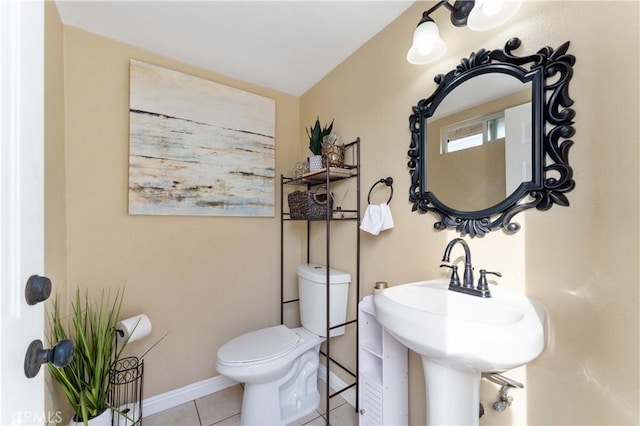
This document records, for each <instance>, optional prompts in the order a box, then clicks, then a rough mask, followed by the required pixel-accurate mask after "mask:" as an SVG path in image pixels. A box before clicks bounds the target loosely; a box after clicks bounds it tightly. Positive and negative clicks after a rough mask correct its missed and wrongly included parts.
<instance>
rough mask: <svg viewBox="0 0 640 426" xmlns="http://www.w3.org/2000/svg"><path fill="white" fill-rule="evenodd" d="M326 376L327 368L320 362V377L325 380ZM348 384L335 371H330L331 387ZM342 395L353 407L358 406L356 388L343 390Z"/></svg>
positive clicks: (340, 387)
mask: <svg viewBox="0 0 640 426" xmlns="http://www.w3.org/2000/svg"><path fill="white" fill-rule="evenodd" d="M326 377H327V368H326V367H325V366H324V365H322V364H320V367H318V378H319V379H320V380H322V381H323V382H324V381H325V378H326ZM348 385H349V384H348V383H345V381H344V380H342V379H341V378H340V377H338V376H337V375H336V374H335V373H334V372H333V371H332V372H330V373H329V387H330V388H332V389H342V388H344V387H346V386H348ZM340 396H341V397H343V398H344V399H345V401H347V402H348V403H349V404H350V405H351V406H352V407H353V408H355V407H356V391H355V390H354V388H351V389H347V390H346V391H344V392H342V393H341V394H340Z"/></svg>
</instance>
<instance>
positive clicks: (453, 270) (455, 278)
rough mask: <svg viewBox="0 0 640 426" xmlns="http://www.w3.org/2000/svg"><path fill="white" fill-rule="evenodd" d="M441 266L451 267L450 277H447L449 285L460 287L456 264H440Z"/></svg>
mask: <svg viewBox="0 0 640 426" xmlns="http://www.w3.org/2000/svg"><path fill="white" fill-rule="evenodd" d="M440 267H441V268H451V279H449V287H451V286H457V287H460V277H459V276H458V267H457V266H456V265H447V264H444V263H443V264H442V265H440Z"/></svg>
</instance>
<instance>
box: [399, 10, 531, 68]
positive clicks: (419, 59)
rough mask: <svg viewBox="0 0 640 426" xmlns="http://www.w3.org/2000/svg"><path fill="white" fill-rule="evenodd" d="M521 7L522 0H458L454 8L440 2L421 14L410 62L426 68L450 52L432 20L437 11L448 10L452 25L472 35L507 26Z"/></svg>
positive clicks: (411, 49) (414, 36)
mask: <svg viewBox="0 0 640 426" xmlns="http://www.w3.org/2000/svg"><path fill="white" fill-rule="evenodd" d="M521 4H522V0H456V1H455V2H454V3H453V5H452V4H450V3H449V1H448V0H442V1H439V2H438V3H436V5H435V6H433V7H432V8H431V9H429V10H427V11H426V12H424V13H423V14H422V19H421V20H420V22H419V23H418V27H417V28H416V31H415V33H414V34H413V44H412V45H411V48H410V49H409V52H408V53H407V61H409V62H410V63H412V64H415V65H422V64H426V63H429V62H433V61H435V60H436V59H438V58H440V57H441V56H442V55H444V52H445V51H446V50H447V46H446V45H445V44H444V41H442V39H441V38H440V32H439V31H438V27H437V26H436V23H435V22H434V21H433V19H432V18H431V16H430V15H431V14H432V13H433V12H435V11H436V10H437V9H440V8H441V7H443V6H444V7H445V8H446V9H448V10H449V12H451V23H452V24H453V25H455V26H456V27H463V26H465V25H466V26H468V27H469V29H470V30H473V31H486V30H490V29H492V28H496V27H498V26H500V25H502V24H503V23H505V22H507V21H508V20H509V19H510V18H511V17H512V16H513V15H515V14H516V13H517V12H518V10H519V9H520V6H521Z"/></svg>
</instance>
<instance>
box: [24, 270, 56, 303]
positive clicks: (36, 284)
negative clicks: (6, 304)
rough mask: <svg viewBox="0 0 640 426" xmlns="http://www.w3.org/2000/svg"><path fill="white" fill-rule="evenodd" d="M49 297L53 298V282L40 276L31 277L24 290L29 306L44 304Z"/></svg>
mask: <svg viewBox="0 0 640 426" xmlns="http://www.w3.org/2000/svg"><path fill="white" fill-rule="evenodd" d="M49 296H51V280H50V279H49V278H47V277H41V276H40V275H32V276H30V277H29V279H28V280H27V285H26V287H25V289H24V298H25V299H26V300H27V305H35V304H36V303H40V302H44V301H45V300H47V299H48V298H49Z"/></svg>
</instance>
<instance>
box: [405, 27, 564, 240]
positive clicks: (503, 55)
mask: <svg viewBox="0 0 640 426" xmlns="http://www.w3.org/2000/svg"><path fill="white" fill-rule="evenodd" d="M520 44H521V42H520V40H519V39H518V38H512V39H510V40H509V41H508V42H507V43H506V45H505V47H504V49H496V50H485V49H480V50H478V51H477V52H474V53H472V54H471V55H470V56H469V57H468V58H464V59H462V60H461V63H460V64H459V65H458V66H457V67H456V68H455V69H453V70H451V71H449V72H448V73H447V74H444V75H443V74H439V75H437V76H436V77H435V79H434V80H435V82H436V84H437V85H438V86H437V88H436V90H435V91H434V93H433V94H432V95H431V96H429V97H428V98H426V99H422V100H420V101H419V102H418V103H417V105H416V106H414V107H413V108H412V111H413V113H412V114H411V116H410V117H409V127H410V130H411V144H410V147H409V152H408V156H409V158H410V160H409V162H408V167H409V169H410V170H409V173H410V175H411V187H410V188H409V200H410V201H411V202H412V203H413V208H412V210H413V211H418V212H420V213H426V212H432V213H435V214H436V215H437V216H438V217H439V221H438V222H436V223H435V224H434V228H436V229H439V230H442V229H455V230H456V231H458V232H460V233H461V234H463V235H464V234H467V235H469V236H471V237H475V236H484V235H485V234H487V233H489V232H491V231H494V230H497V229H502V230H503V231H505V232H506V233H513V232H517V231H518V230H519V229H520V228H521V226H520V225H519V224H518V223H515V222H512V220H513V217H514V216H515V215H516V214H518V213H520V212H522V211H524V210H527V209H531V208H534V207H535V208H536V209H538V210H548V209H550V208H551V207H552V206H553V205H554V204H558V205H561V206H568V205H569V200H568V199H567V196H566V193H567V192H569V191H571V190H573V189H574V187H575V182H574V180H573V170H572V168H571V166H570V165H569V149H570V148H571V146H572V145H573V141H572V140H570V139H569V138H571V137H573V135H574V134H575V129H574V127H573V123H574V121H573V120H574V117H575V112H574V110H573V109H571V108H570V107H571V106H572V105H573V100H572V99H571V98H570V96H569V82H570V80H571V77H572V75H573V65H574V64H575V56H573V55H571V54H567V50H568V48H569V42H568V41H567V42H566V43H564V44H563V45H561V46H560V47H558V48H557V49H556V50H554V49H552V48H551V47H544V48H542V49H540V50H539V51H538V52H537V53H536V54H533V55H529V56H521V57H520V56H516V55H514V54H513V51H514V50H516V49H518V48H519V47H520ZM496 78H498V79H501V78H504V80H501V81H504V82H506V83H509V84H512V83H513V81H515V83H516V85H521V88H519V89H518V90H520V91H524V94H525V95H526V96H527V97H528V98H529V99H530V104H529V103H528V101H527V107H528V108H530V109H527V110H525V111H526V112H525V113H524V117H525V119H526V120H527V121H528V124H527V125H526V126H525V125H524V124H521V123H520V124H518V125H519V126H520V127H521V128H520V129H519V131H520V133H521V134H524V136H523V138H525V139H527V140H528V142H527V143H529V144H530V145H524V146H526V148H520V154H519V155H520V156H521V157H516V159H517V161H516V162H518V161H520V160H522V158H524V160H523V161H524V162H526V163H528V166H526V167H525V168H527V169H530V170H528V171H527V172H526V173H524V172H522V173H521V172H519V171H516V175H517V174H518V173H521V175H520V178H516V179H515V181H513V179H512V182H511V183H510V184H509V182H507V184H505V183H502V188H509V185H511V189H506V190H505V189H501V191H502V192H499V193H498V194H499V195H500V194H501V195H500V196H498V197H497V198H494V199H491V200H490V201H486V203H487V205H486V206H485V205H481V206H480V207H479V208H478V207H477V206H475V205H473V204H470V206H472V207H468V206H469V205H467V204H466V201H464V200H463V201H452V200H455V199H460V197H458V198H455V197H454V195H457V193H464V194H465V195H463V198H471V197H472V195H474V194H477V193H482V192H483V191H487V189H486V188H483V187H482V188H481V187H477V186H476V184H477V183H478V181H479V179H477V178H475V177H471V178H468V179H470V181H469V180H467V181H466V182H464V183H462V184H460V186H458V187H457V188H458V189H453V191H449V190H447V189H445V188H448V187H447V186H446V185H443V184H442V182H445V183H446V182H449V181H454V180H458V178H460V177H461V175H466V174H467V171H468V170H469V169H471V168H475V167H476V165H477V163H471V164H472V166H471V167H470V166H469V163H467V164H466V165H465V166H464V167H466V169H465V168H463V169H462V170H460V171H459V172H458V171H452V167H451V166H446V167H442V166H441V167H440V168H438V167H436V165H435V163H434V161H436V158H435V157H438V156H444V155H448V154H446V152H447V151H446V149H447V148H446V144H447V143H449V142H450V140H448V139H446V137H445V136H442V135H443V134H444V133H442V130H441V129H440V128H438V129H436V128H435V126H436V125H435V123H436V122H437V121H436V120H435V117H434V115H435V114H436V113H437V114H444V110H445V109H446V110H450V109H451V108H452V107H453V106H455V105H449V104H451V103H455V102H453V101H452V99H456V100H459V99H467V100H469V99H476V98H477V97H480V95H478V96H476V95H475V94H476V93H479V94H487V92H491V91H492V89H490V85H489V83H487V81H489V80H492V81H493V80H496ZM471 83H474V84H475V85H477V86H480V87H478V88H476V89H475V91H474V92H467V90H471V89H472V87H471ZM500 84H501V83H500ZM501 85H502V84H501ZM460 86H462V87H460ZM454 90H455V92H456V93H455V94H454V95H452V92H454ZM447 98H448V99H447ZM445 99H447V102H446V103H445V104H446V106H444V105H443V101H444V100H445ZM456 102H457V101H456ZM439 107H440V108H439ZM476 108H477V107H476ZM529 111H530V112H529ZM505 115H506V112H505ZM506 121H508V120H506ZM429 126H432V127H434V129H430V131H429V132H428V131H427V130H428V127H429ZM505 126H506V125H505ZM524 128H526V129H528V130H527V132H523V131H521V130H522V129H524ZM485 130H486V126H485ZM434 131H439V132H440V133H437V134H438V136H433V133H432V132H434ZM512 134H513V132H512ZM428 135H432V136H431V137H429V136H428ZM507 137H508V136H503V139H502V142H501V143H503V144H504V146H505V151H506V150H508V149H507V145H508V141H507ZM430 139H431V140H430ZM484 143H486V142H484ZM529 146H530V148H529ZM443 147H444V148H443ZM473 149H475V148H473ZM511 150H513V148H511ZM469 151H471V150H469ZM454 154H455V153H454ZM501 155H502V157H499V160H489V161H485V162H484V163H487V164H489V165H488V166H487V164H484V166H483V167H484V168H485V169H493V168H495V167H498V166H500V167H501V168H505V167H506V168H509V167H510V166H509V161H512V162H513V160H509V161H507V160H508V159H509V158H511V159H512V158H513V156H512V155H511V154H509V155H507V154H504V153H503V154H501ZM430 156H431V157H434V158H431V159H430V160H429V163H428V161H427V160H428V159H429V157H430ZM450 158H455V156H451V157H450ZM438 161H439V160H438ZM447 161H451V160H447ZM524 162H523V164H524ZM505 163H506V165H505ZM449 164H452V163H449ZM494 166H495V167H494ZM434 170H436V171H437V173H438V174H436V175H433V173H436V172H434ZM428 171H429V173H428ZM503 175H504V173H503ZM502 179H503V180H505V179H506V180H509V176H508V173H507V177H506V178H504V177H503V178H502ZM491 186H495V185H493V184H489V185H488V187H487V188H489V187H491ZM447 192H453V193H454V194H449V193H447ZM458 203H460V205H457V204H458Z"/></svg>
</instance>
